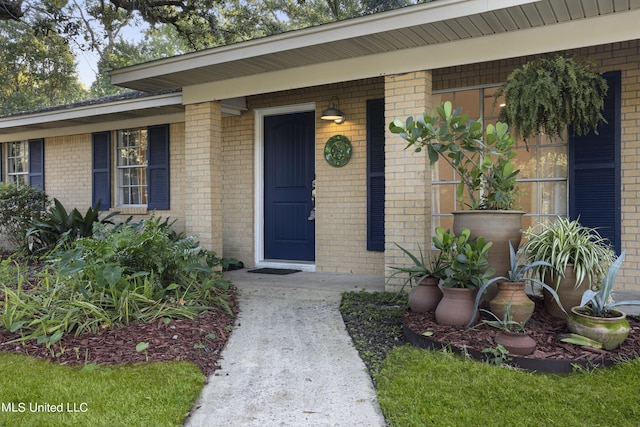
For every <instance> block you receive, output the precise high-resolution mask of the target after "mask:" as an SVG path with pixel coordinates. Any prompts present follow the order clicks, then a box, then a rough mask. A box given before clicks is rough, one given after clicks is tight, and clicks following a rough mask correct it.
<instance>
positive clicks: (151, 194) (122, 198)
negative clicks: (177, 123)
mask: <svg viewBox="0 0 640 427" xmlns="http://www.w3.org/2000/svg"><path fill="white" fill-rule="evenodd" d="M112 140H115V144H114V145H115V147H114V148H111V147H112V145H111V141H112ZM112 150H113V151H112ZM114 154H115V160H114V161H113V164H112V161H111V156H112V155H114ZM92 161H93V170H92V172H93V191H92V193H93V196H92V199H93V200H92V203H93V206H94V207H95V206H96V205H97V204H98V202H100V209H103V210H106V209H110V208H111V204H112V197H111V194H112V191H115V193H114V194H115V195H116V197H115V201H116V202H115V204H116V205H117V206H118V207H146V208H147V209H161V210H166V209H169V205H170V204H169V125H158V126H150V127H148V128H140V129H123V130H117V131H114V132H99V133H94V134H93V153H92ZM112 171H115V173H114V174H113V177H114V179H113V182H112V178H111V177H112Z"/></svg>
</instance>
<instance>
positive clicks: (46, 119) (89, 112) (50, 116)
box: [0, 93, 182, 131]
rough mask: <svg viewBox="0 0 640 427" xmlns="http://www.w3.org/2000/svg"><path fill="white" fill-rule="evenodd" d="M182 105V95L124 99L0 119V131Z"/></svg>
mask: <svg viewBox="0 0 640 427" xmlns="http://www.w3.org/2000/svg"><path fill="white" fill-rule="evenodd" d="M181 104H182V93H170V94H162V95H155V96H147V97H143V98H133V99H125V100H121V101H114V102H107V103H104V104H92V105H83V106H79V107H75V108H69V109H62V110H50V111H42V112H35V113H32V114H28V113H27V114H24V115H17V116H8V117H2V118H0V131H1V130H2V129H4V128H9V127H16V126H29V125H41V124H43V123H50V122H60V121H65V120H74V119H82V118H86V117H93V116H100V115H109V114H114V113H123V112H127V111H136V110H145V109H148V108H158V107H166V106H171V105H181Z"/></svg>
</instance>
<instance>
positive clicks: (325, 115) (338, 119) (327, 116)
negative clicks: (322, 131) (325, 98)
mask: <svg viewBox="0 0 640 427" xmlns="http://www.w3.org/2000/svg"><path fill="white" fill-rule="evenodd" d="M334 99H335V100H336V104H337V103H338V97H337V96H332V97H331V100H330V101H329V108H327V109H326V110H324V111H323V112H322V116H320V118H321V119H322V120H333V121H334V123H337V124H340V123H343V122H344V120H345V119H346V117H347V116H346V115H345V114H344V113H343V112H342V111H340V110H338V109H337V108H336V107H335V106H334V104H333V100H334Z"/></svg>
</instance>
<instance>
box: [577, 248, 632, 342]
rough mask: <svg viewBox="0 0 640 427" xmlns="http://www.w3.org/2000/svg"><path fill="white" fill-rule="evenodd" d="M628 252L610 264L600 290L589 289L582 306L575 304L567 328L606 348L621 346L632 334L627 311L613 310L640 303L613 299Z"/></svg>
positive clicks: (583, 297)
mask: <svg viewBox="0 0 640 427" xmlns="http://www.w3.org/2000/svg"><path fill="white" fill-rule="evenodd" d="M624 257H625V252H624V251H623V252H622V254H620V256H619V257H618V258H617V259H616V260H615V261H614V262H613V264H611V266H610V267H609V269H608V270H607V272H606V274H605V275H604V278H603V279H602V283H601V285H600V289H598V290H592V289H587V290H585V291H584V293H583V294H582V299H581V301H580V306H577V307H572V308H571V313H569V317H568V319H567V327H568V328H569V330H570V331H571V332H573V333H575V334H578V335H582V336H585V337H587V338H590V339H592V340H595V341H598V342H600V343H602V346H603V347H604V348H605V349H606V350H613V349H614V348H616V347H618V346H619V345H620V344H621V343H622V342H623V341H624V340H625V339H626V338H627V335H629V322H627V319H626V315H625V313H623V312H621V311H618V310H614V307H617V306H620V305H640V300H629V301H618V302H613V300H612V298H611V292H612V291H613V285H614V283H615V281H616V276H617V275H618V271H619V270H620V266H621V265H622V262H623V261H624Z"/></svg>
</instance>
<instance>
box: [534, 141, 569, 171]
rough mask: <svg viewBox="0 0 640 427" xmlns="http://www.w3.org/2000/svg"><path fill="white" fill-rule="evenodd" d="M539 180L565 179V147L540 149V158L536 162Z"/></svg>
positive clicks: (567, 160) (566, 161) (567, 161)
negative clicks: (537, 163) (538, 165)
mask: <svg viewBox="0 0 640 427" xmlns="http://www.w3.org/2000/svg"><path fill="white" fill-rule="evenodd" d="M538 162H539V164H540V167H539V171H538V173H539V177H540V178H559V177H563V178H565V177H567V168H568V163H569V159H568V157H567V146H566V145H564V146H548V147H541V148H540V158H539V160H538Z"/></svg>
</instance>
